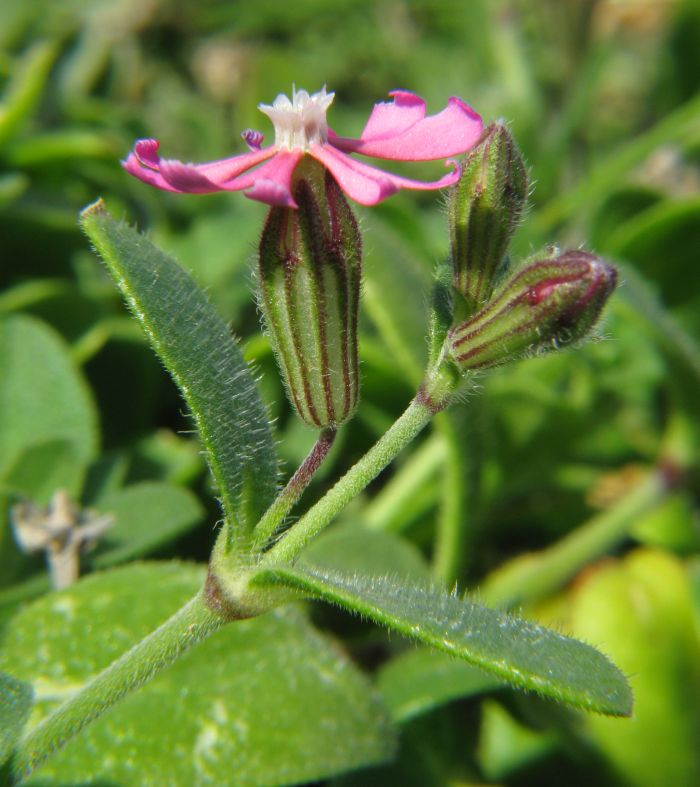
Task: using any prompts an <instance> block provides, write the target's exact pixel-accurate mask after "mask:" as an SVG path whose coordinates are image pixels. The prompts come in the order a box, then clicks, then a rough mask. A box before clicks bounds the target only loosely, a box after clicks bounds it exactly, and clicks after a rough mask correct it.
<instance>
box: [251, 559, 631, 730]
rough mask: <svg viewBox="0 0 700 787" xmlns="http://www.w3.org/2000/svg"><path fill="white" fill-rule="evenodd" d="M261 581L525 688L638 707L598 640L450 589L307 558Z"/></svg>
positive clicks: (618, 710)
mask: <svg viewBox="0 0 700 787" xmlns="http://www.w3.org/2000/svg"><path fill="white" fill-rule="evenodd" d="M255 583H256V584H258V585H259V586H271V585H277V586H279V585H283V586H287V587H291V588H294V589H296V590H299V591H301V592H302V593H303V594H305V595H307V596H309V597H311V598H317V599H322V600H324V601H328V602H331V603H335V604H338V605H339V606H342V607H345V608H346V609H349V610H351V611H352V612H355V613H357V614H360V615H363V616H366V617H368V618H371V619H372V620H374V621H376V622H377V623H381V624H383V625H385V626H388V627H389V628H392V629H395V630H396V631H398V632H400V633H401V634H403V635H404V636H407V637H411V638H413V639H417V640H420V641H422V642H424V643H426V644H428V645H432V646H433V647H435V648H438V649H439V650H443V651H446V652H447V653H452V654H454V655H455V656H459V657H460V658H463V659H464V660H465V661H468V662H470V663H471V664H474V665H475V666H477V667H481V668H482V669H485V670H487V671H488V672H491V673H492V674H494V675H496V676H498V677H499V678H502V679H503V680H505V681H508V682H509V683H511V684H512V685H513V686H516V687H518V688H521V689H526V690H528V691H535V692H537V693H538V694H541V695H542V696H546V697H550V698H552V699H555V700H558V701H560V702H565V703H568V704H570V705H573V706H575V707H578V708H584V709H586V710H592V711H598V712H600V713H607V714H610V715H616V716H624V715H629V713H630V712H631V709H632V693H631V691H630V688H629V685H628V684H627V681H626V680H625V678H624V676H623V674H622V673H621V672H620V670H618V669H617V667H615V665H614V664H612V663H611V662H610V661H609V660H608V659H607V658H606V657H605V656H603V654H602V653H600V652H598V651H597V650H595V648H592V647H591V646H590V645H586V644H584V643H583V642H579V641H578V640H575V639H572V638H570V637H566V636H564V635H563V634H559V633H557V632H555V631H552V630H550V629H547V628H544V627H542V626H538V625H536V624H535V623H531V622H530V621H526V620H521V619H520V618H516V617H512V616H510V615H506V614H503V613H501V612H498V611H496V610H492V609H489V608H488V607H483V606H481V605H479V604H475V603H473V602H471V601H469V600H468V599H465V598H459V597H458V596H454V595H448V594H446V593H445V592H444V591H443V590H440V589H437V588H434V587H430V586H425V585H424V586H419V585H418V586H416V585H408V584H406V583H397V582H396V581H394V580H391V579H388V578H385V577H365V576H360V575H357V574H356V575H351V574H340V573H336V572H331V571H324V570H322V569H318V568H314V567H313V566H304V565H301V566H295V567H291V566H277V567H273V568H270V569H266V570H264V571H261V572H260V573H259V574H258V575H256V579H255Z"/></svg>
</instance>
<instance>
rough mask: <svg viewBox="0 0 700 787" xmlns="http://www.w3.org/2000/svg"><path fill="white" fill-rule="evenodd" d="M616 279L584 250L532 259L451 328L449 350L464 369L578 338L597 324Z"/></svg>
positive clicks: (538, 351) (484, 366)
mask: <svg viewBox="0 0 700 787" xmlns="http://www.w3.org/2000/svg"><path fill="white" fill-rule="evenodd" d="M616 280H617V273H616V271H615V269H614V268H612V267H611V266H610V265H608V264H607V263H605V262H604V261H603V260H601V259H600V258H599V257H596V256H595V255H594V254H589V253H588V252H585V251H567V252H564V253H563V254H558V255H556V256H551V257H549V258H548V259H547V258H545V259H540V260H538V261H537V262H533V263H531V264H529V265H527V266H526V267H525V268H523V269H522V270H520V271H518V272H517V273H516V274H514V275H513V276H511V278H510V279H509V280H508V281H506V282H505V284H504V285H503V287H502V288H501V289H500V290H499V291H498V292H497V293H496V295H495V296H494V297H493V299H492V300H491V301H490V302H489V303H488V304H487V305H486V306H485V307H484V308H483V309H482V310H481V311H479V312H478V313H477V314H475V315H474V316H473V317H472V318H470V319H469V320H467V321H466V322H463V323H461V324H460V325H457V326H456V327H454V328H452V330H451V331H450V332H449V334H448V337H447V347H448V352H449V355H450V357H451V359H452V360H453V361H454V362H455V363H456V364H457V366H458V367H459V369H460V370H461V371H463V372H465V371H469V370H471V369H487V368H489V367H492V366H499V365H500V364H503V363H507V362H508V361H513V360H517V359H519V358H525V357H527V356H530V355H537V354H541V353H544V352H548V351H551V350H556V349H559V348H560V347H564V346H566V345H568V344H571V343H573V342H576V341H578V340H580V339H582V338H583V337H584V336H586V335H587V334H588V333H589V332H590V331H591V329H592V328H593V326H594V325H595V322H596V320H597V319H598V317H599V316H600V312H601V310H602V309H603V306H604V305H605V303H606V301H607V300H608V298H609V296H610V294H611V293H612V291H613V289H614V288H615V283H616Z"/></svg>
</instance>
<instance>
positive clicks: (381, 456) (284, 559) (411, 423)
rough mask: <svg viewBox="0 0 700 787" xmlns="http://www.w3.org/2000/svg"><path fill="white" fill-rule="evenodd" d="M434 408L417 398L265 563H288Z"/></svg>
mask: <svg viewBox="0 0 700 787" xmlns="http://www.w3.org/2000/svg"><path fill="white" fill-rule="evenodd" d="M432 416H433V411H432V410H431V409H430V408H429V407H427V406H426V405H425V404H423V402H422V401H421V400H420V399H419V398H416V399H414V400H413V401H412V402H411V404H410V405H409V406H408V407H407V408H406V410H405V411H404V413H403V415H401V417H400V418H399V419H398V420H397V421H396V422H395V423H394V424H393V426H392V427H391V428H390V429H389V431H388V432H386V434H384V435H383V436H382V437H381V438H380V440H379V441H378V442H377V443H376V444H375V445H374V446H373V447H372V448H370V450H369V451H368V452H367V453H366V454H365V455H364V456H363V457H362V459H360V461H359V462H357V464H355V465H353V467H351V468H350V470H348V472H347V473H346V474H345V475H344V476H343V477H342V478H341V479H340V481H338V482H337V483H336V485H335V486H334V487H333V488H332V489H331V490H330V491H329V492H328V493H327V494H326V495H325V496H324V497H323V498H322V499H321V500H319V501H318V503H316V505H315V506H313V507H312V508H311V509H309V511H308V512H307V513H306V514H305V515H304V516H303V517H302V518H301V519H300V520H299V521H298V522H297V523H296V524H295V525H294V527H292V528H290V529H289V530H288V531H287V532H286V533H285V535H284V536H283V538H282V539H281V540H280V541H278V542H277V544H275V546H274V547H272V549H270V551H269V552H267V553H266V554H265V555H264V556H263V559H262V561H261V565H273V564H276V563H288V562H290V561H292V560H294V558H295V557H296V556H297V555H298V554H299V553H300V552H301V551H302V550H303V549H304V547H305V546H306V545H307V544H308V543H309V541H311V539H312V538H314V537H315V536H317V535H318V534H319V533H320V532H321V531H322V530H323V529H324V528H325V527H327V526H328V525H329V524H330V523H331V521H332V520H333V519H334V517H335V516H336V515H337V514H338V513H340V511H342V509H343V508H344V507H345V506H346V505H347V504H348V503H349V502H350V501H351V500H352V499H353V498H354V497H356V496H357V495H358V494H359V493H360V492H361V491H362V490H363V489H364V488H365V487H366V486H367V484H369V483H370V481H372V480H373V479H375V478H376V477H377V476H378V475H379V473H380V472H381V471H382V470H383V469H384V468H385V467H386V466H387V465H388V464H389V463H390V462H391V461H392V460H393V459H394V458H395V457H396V456H397V455H398V454H399V453H400V451H401V450H402V449H403V448H405V447H406V446H407V445H408V444H409V443H410V442H411V441H412V440H413V439H414V438H415V437H416V435H418V434H419V433H420V431H421V430H422V429H423V428H424V427H425V426H426V424H428V422H429V421H430V419H431V418H432Z"/></svg>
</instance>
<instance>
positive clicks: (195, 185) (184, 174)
mask: <svg viewBox="0 0 700 787" xmlns="http://www.w3.org/2000/svg"><path fill="white" fill-rule="evenodd" d="M160 174H161V175H162V176H163V179H164V180H165V181H166V182H167V183H169V184H170V185H171V186H172V187H173V188H174V189H176V190H177V191H182V192H185V193H187V194H211V193H212V192H215V191H221V186H218V185H217V184H216V183H212V181H211V180H209V178H207V177H206V176H205V175H203V174H202V171H201V169H200V168H199V167H198V166H196V165H195V164H183V163H182V161H175V160H173V161H169V160H168V159H161V161H160Z"/></svg>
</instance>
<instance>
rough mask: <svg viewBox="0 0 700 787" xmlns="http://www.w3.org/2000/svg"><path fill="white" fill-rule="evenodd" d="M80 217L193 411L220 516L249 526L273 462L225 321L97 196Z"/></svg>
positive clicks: (268, 490)
mask: <svg viewBox="0 0 700 787" xmlns="http://www.w3.org/2000/svg"><path fill="white" fill-rule="evenodd" d="M81 222H82V227H83V230H84V231H85V233H86V234H87V235H88V237H89V238H90V240H91V241H92V242H93V243H94V244H95V248H96V249H97V251H98V252H99V254H100V256H101V257H102V258H103V259H104V261H105V263H106V265H107V268H108V269H109V271H110V273H111V274H112V275H113V276H114V278H115V281H116V282H117V284H118V286H119V288H120V289H121V291H122V294H123V295H124V297H125V298H126V300H127V302H128V304H129V306H130V307H131V309H132V311H133V312H134V314H135V315H136V317H137V318H138V319H139V321H140V322H141V325H142V327H143V329H144V331H145V332H146V334H147V336H148V339H149V341H150V342H151V344H152V346H153V349H154V350H155V351H156V353H157V354H158V355H159V357H160V359H161V360H162V361H163V363H164V364H165V366H166V368H167V369H168V371H169V372H170V373H171V374H172V376H173V378H174V380H175V382H176V383H177V385H178V387H179V388H180V390H181V391H182V394H183V396H184V397H185V399H186V401H187V403H188V405H189V407H190V409H191V411H192V414H193V416H194V418H195V421H196V423H197V426H198V428H199V432H200V435H201V438H202V442H203V443H204V445H205V447H206V450H207V454H208V458H209V463H210V466H211V469H212V473H213V475H214V479H215V481H216V484H217V486H218V490H219V494H220V495H221V500H222V506H223V509H224V513H225V514H226V517H227V518H228V519H229V520H230V522H231V524H234V523H236V524H238V525H239V526H241V527H243V528H244V529H248V528H251V527H252V526H253V525H254V524H255V522H256V521H257V519H258V518H259V517H260V515H261V514H262V513H263V511H264V510H265V509H266V508H267V506H268V505H269V503H270V502H271V501H272V498H273V497H274V494H275V488H276V481H277V466H276V460H275V452H274V446H273V442H272V433H271V431H270V426H269V422H268V418H267V414H266V412H265V409H264V407H263V405H262V402H261V400H260V397H259V395H258V392H257V390H256V387H255V381H254V379H253V376H252V374H251V372H250V369H249V368H248V366H247V365H246V363H245V361H244V360H243V356H242V355H241V352H240V350H239V349H238V346H237V345H236V343H235V341H234V340H233V338H232V337H231V335H230V332H229V330H228V328H227V326H226V324H225V323H224V321H223V320H222V319H221V317H219V315H218V314H217V312H216V311H215V309H214V308H213V306H212V305H211V304H210V303H209V301H208V300H207V297H206V295H205V294H204V292H203V291H202V290H201V289H200V288H199V287H198V286H197V285H196V284H195V282H194V281H193V280H192V278H191V277H190V276H189V275H188V274H187V273H185V271H184V270H183V269H182V268H181V267H180V266H179V265H178V264H177V263H176V262H175V261H174V260H172V259H171V258H170V257H168V256H167V255H166V254H164V253H163V252H162V251H160V250H159V249H158V248H156V247H155V246H154V245H153V244H152V243H150V241H148V239H147V238H145V237H144V236H143V235H139V234H138V233H137V232H136V231H135V230H133V229H131V228H130V227H128V226H126V225H125V224H120V223H119V222H117V221H115V220H114V219H113V218H112V217H111V216H110V215H109V213H108V212H107V210H106V208H105V206H104V203H103V202H101V201H100V202H97V203H95V204H94V205H92V206H90V207H89V208H87V209H86V210H85V212H84V213H83V215H82V220H81Z"/></svg>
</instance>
